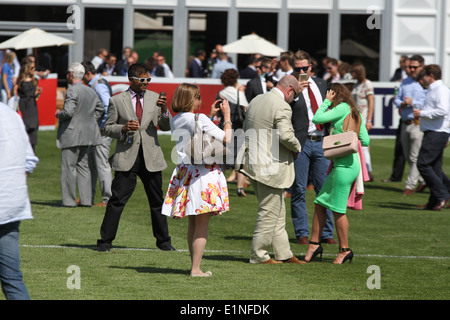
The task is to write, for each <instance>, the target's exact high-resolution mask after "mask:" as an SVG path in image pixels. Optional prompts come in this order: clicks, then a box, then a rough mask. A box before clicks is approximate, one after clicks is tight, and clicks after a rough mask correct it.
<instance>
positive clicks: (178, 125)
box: [162, 83, 232, 277]
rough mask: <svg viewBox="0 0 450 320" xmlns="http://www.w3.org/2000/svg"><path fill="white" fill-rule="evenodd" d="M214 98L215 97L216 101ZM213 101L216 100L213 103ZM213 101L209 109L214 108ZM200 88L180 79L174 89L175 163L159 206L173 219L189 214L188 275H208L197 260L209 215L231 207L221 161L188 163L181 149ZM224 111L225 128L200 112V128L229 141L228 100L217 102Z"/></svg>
mask: <svg viewBox="0 0 450 320" xmlns="http://www.w3.org/2000/svg"><path fill="white" fill-rule="evenodd" d="M216 102H217V101H216ZM216 102H215V103H216ZM215 103H214V105H213V106H212V107H211V109H212V112H217V111H218V110H219V109H216V108H215ZM200 104H201V101H200V90H199V88H198V86H196V85H193V84H188V83H183V84H181V85H179V86H178V88H177V89H176V91H175V94H174V98H173V102H172V110H173V111H174V112H176V113H178V114H177V115H176V116H174V117H173V118H172V120H171V123H170V127H171V131H172V139H175V140H176V141H177V143H176V159H173V160H174V161H176V163H177V166H176V167H175V169H174V172H173V174H172V178H171V180H170V183H169V187H168V190H167V194H166V197H165V199H164V204H163V208H162V214H164V215H167V216H169V217H173V218H176V219H181V218H184V217H186V216H187V217H188V219H189V226H188V232H187V241H188V246H189V252H190V255H191V263H192V266H191V276H193V277H207V276H211V275H212V273H211V272H210V271H207V272H203V271H201V270H200V263H201V260H202V257H203V251H204V249H205V246H206V239H207V236H208V224H209V219H210V217H211V216H212V215H219V214H222V213H223V212H227V211H229V209H230V205H229V199H228V187H227V182H226V178H225V176H224V174H223V172H222V169H221V166H220V164H216V163H213V164H211V165H203V164H191V161H190V158H189V157H188V156H187V155H186V153H185V151H184V149H185V147H186V144H187V142H188V141H189V139H190V137H191V136H193V134H194V128H195V118H194V117H195V114H194V111H195V110H197V109H198V108H199V106H200ZM220 110H221V111H222V113H223V115H224V119H225V122H224V130H221V129H220V128H219V127H217V126H216V125H215V124H214V123H213V122H212V121H211V120H210V119H209V118H208V117H207V116H206V115H204V114H200V115H199V121H200V122H201V124H202V130H203V132H206V133H208V134H209V135H211V136H213V137H214V138H216V139H217V140H219V141H222V142H223V143H230V141H231V137H232V132H231V121H230V107H229V104H228V101H227V100H224V101H223V102H222V103H221V105H220Z"/></svg>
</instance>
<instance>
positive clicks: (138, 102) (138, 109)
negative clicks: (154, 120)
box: [135, 95, 143, 124]
mask: <svg viewBox="0 0 450 320" xmlns="http://www.w3.org/2000/svg"><path fill="white" fill-rule="evenodd" d="M135 97H136V116H137V118H138V121H139V124H141V121H142V111H143V110H142V104H141V99H140V96H139V95H135Z"/></svg>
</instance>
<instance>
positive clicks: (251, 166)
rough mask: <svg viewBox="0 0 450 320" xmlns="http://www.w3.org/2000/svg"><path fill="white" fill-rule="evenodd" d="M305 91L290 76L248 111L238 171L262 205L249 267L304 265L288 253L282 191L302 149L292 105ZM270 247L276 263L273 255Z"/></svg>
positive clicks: (251, 105)
mask: <svg viewBox="0 0 450 320" xmlns="http://www.w3.org/2000/svg"><path fill="white" fill-rule="evenodd" d="M301 90H302V88H301V87H300V83H299V82H298V81H297V79H295V78H294V77H293V76H290V75H289V76H286V77H283V78H282V79H281V80H280V82H279V83H278V84H277V86H276V87H275V88H273V89H272V90H271V91H270V92H268V93H266V94H264V95H259V96H257V97H256V98H254V99H253V100H252V102H251V103H250V104H249V106H248V108H247V115H246V119H245V123H244V130H245V152H244V158H243V159H242V153H240V154H239V156H238V162H237V165H238V167H237V168H238V169H240V172H242V173H243V174H245V175H247V176H248V177H249V178H250V179H251V180H252V186H253V188H254V190H255V193H256V196H257V198H258V202H259V205H258V217H257V220H256V226H255V231H254V234H253V240H252V247H251V255H250V263H263V264H277V263H284V262H288V263H304V262H302V261H300V260H298V259H297V258H296V257H295V256H294V254H293V253H292V251H291V250H290V245H289V238H288V235H287V232H286V228H285V227H286V208H285V205H284V197H283V189H284V188H288V187H290V186H291V185H292V182H293V181H294V175H295V173H294V155H295V156H296V155H298V153H299V152H300V150H301V147H300V143H299V141H298V140H297V138H296V137H295V134H294V129H293V128H292V122H291V121H292V120H291V116H292V111H291V107H290V106H289V104H288V103H290V102H291V101H292V100H293V99H294V97H295V96H296V95H297V94H298V93H299V92H300V91H301ZM271 245H272V247H273V251H274V254H275V260H274V259H272V258H270V256H269V249H270V246H271Z"/></svg>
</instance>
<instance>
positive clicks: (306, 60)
mask: <svg viewBox="0 0 450 320" xmlns="http://www.w3.org/2000/svg"><path fill="white" fill-rule="evenodd" d="M294 67H295V72H294V76H296V77H298V79H299V80H300V79H301V75H302V74H306V75H307V78H308V79H307V80H306V81H308V87H307V89H305V90H303V91H302V93H301V94H300V95H299V96H298V99H297V100H296V101H294V102H293V103H292V104H291V106H292V124H293V127H294V130H295V136H296V137H297V139H298V140H299V141H300V144H301V146H302V153H301V155H300V156H299V157H298V158H297V159H296V160H295V163H294V167H295V180H294V184H293V185H292V187H291V194H292V195H291V215H292V221H293V223H294V230H295V236H296V237H297V239H298V241H299V244H308V236H309V226H308V213H307V211H306V201H305V195H306V187H307V185H308V179H309V178H310V179H311V182H312V183H313V184H314V190H315V192H316V194H317V193H319V191H320V189H321V188H322V184H323V183H324V181H325V179H326V176H327V170H328V166H329V164H330V161H329V160H327V159H326V158H325V157H324V155H323V148H322V139H323V137H324V135H325V134H326V128H324V127H323V126H318V125H317V126H316V125H315V124H313V123H312V121H311V120H312V118H313V117H314V114H315V112H316V110H317V108H318V107H320V105H321V104H322V102H323V100H324V99H325V96H326V91H327V83H326V81H324V80H323V79H319V78H312V77H311V57H310V55H309V54H308V53H307V52H305V51H298V52H296V53H295V55H294ZM300 82H302V81H300ZM333 229H334V226H333V216H332V213H331V211H330V210H327V222H326V224H325V227H324V229H323V231H322V241H323V242H326V243H331V244H335V243H336V242H335V241H334V240H333Z"/></svg>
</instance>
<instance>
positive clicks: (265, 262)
mask: <svg viewBox="0 0 450 320" xmlns="http://www.w3.org/2000/svg"><path fill="white" fill-rule="evenodd" d="M280 263H283V261H277V260H273V259H272V258H271V259H269V260H267V261H264V262H261V264H280Z"/></svg>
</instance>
